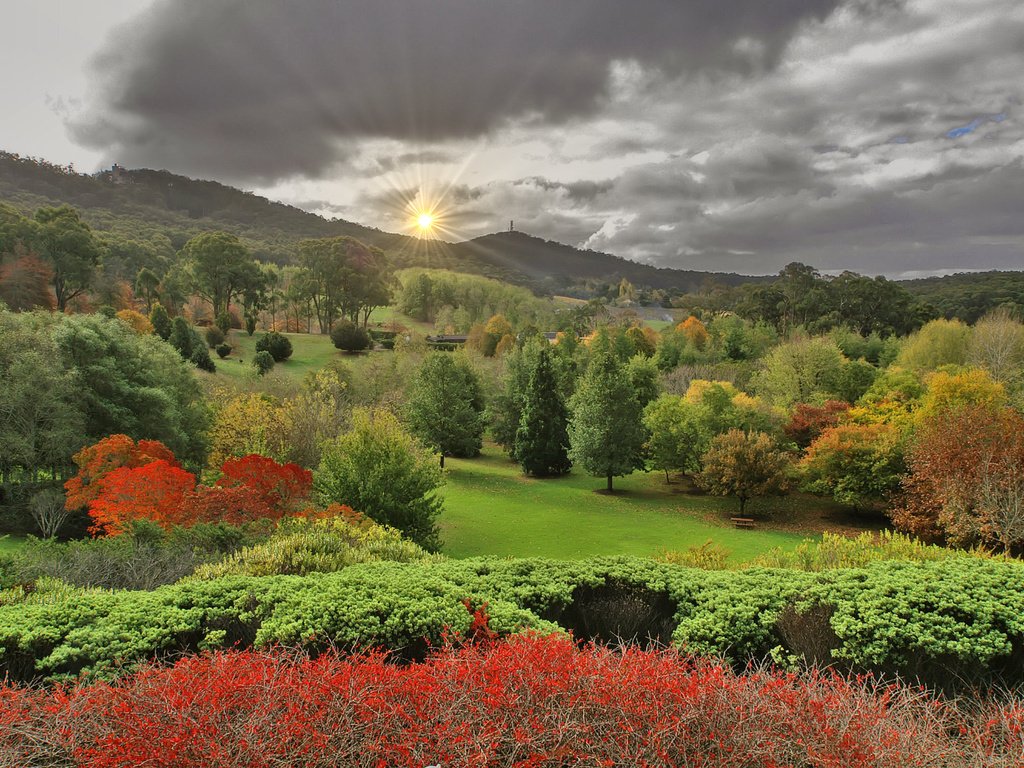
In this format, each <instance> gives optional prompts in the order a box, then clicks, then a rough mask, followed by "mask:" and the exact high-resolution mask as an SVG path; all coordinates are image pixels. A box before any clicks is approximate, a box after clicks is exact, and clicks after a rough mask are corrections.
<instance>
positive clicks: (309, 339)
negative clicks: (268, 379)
mask: <svg viewBox="0 0 1024 768" xmlns="http://www.w3.org/2000/svg"><path fill="white" fill-rule="evenodd" d="M263 335H264V332H263V331H257V332H256V333H254V334H253V335H252V336H250V335H249V334H247V333H246V332H245V331H238V330H233V331H231V333H230V335H229V336H228V343H229V344H230V345H231V347H232V350H231V354H230V355H229V356H228V357H226V358H224V359H223V360H221V359H220V358H219V357H217V356H216V355H212V357H213V360H214V362H215V363H217V373H216V375H217V376H225V377H227V378H229V379H231V380H234V381H239V380H242V379H254V378H255V377H256V372H255V370H254V369H253V367H252V360H253V358H254V357H255V356H256V342H257V341H259V340H260V338H262V337H263ZM284 335H285V336H287V337H288V340H289V341H291V343H292V356H291V357H290V358H289V359H287V360H285V361H284V362H282V363H277V364H276V365H275V366H274V372H275V373H276V374H277V375H284V376H287V377H288V378H294V379H295V380H296V381H301V380H302V379H303V377H305V375H306V374H307V373H308V372H310V371H318V370H320V369H321V368H323V367H324V366H325V365H327V364H328V363H329V362H331V361H332V360H345V362H351V361H352V360H353V359H357V357H358V356H353V355H344V354H342V353H341V352H339V351H338V350H337V349H335V348H334V345H333V344H332V343H331V339H330V337H328V336H321V335H320V334H309V333H286V334H284Z"/></svg>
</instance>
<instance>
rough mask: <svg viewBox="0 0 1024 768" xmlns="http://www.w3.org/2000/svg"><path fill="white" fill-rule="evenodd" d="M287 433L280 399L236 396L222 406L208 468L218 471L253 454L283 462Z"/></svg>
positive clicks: (211, 436) (214, 432)
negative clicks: (224, 465) (235, 460)
mask: <svg viewBox="0 0 1024 768" xmlns="http://www.w3.org/2000/svg"><path fill="white" fill-rule="evenodd" d="M288 431H289V430H288V426H287V422H286V421H285V417H284V411H283V409H282V407H281V404H280V403H279V402H278V401H277V400H275V399H274V398H272V397H270V396H269V395H265V394H259V393H255V392H249V393H247V394H242V395H237V396H236V397H234V398H232V399H230V400H228V401H227V402H226V403H224V404H223V405H222V406H221V408H220V409H219V410H218V412H217V416H216V418H215V419H214V422H213V427H212V428H211V429H210V457H209V463H208V465H207V466H209V468H210V469H211V470H218V469H220V467H221V466H222V465H223V464H224V463H225V462H227V461H228V460H230V459H238V458H242V457H243V456H248V455H250V454H259V455H261V456H269V457H272V458H274V459H277V460H278V461H284V459H285V454H286V453H287V451H288V449H289V446H288Z"/></svg>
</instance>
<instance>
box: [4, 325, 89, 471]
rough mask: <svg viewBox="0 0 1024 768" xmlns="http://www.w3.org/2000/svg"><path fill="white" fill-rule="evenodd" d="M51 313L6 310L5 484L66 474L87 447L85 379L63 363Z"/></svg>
mask: <svg viewBox="0 0 1024 768" xmlns="http://www.w3.org/2000/svg"><path fill="white" fill-rule="evenodd" d="M58 323H59V320H56V319H54V318H52V317H51V316H49V314H48V313H46V314H44V313H19V314H14V313H11V312H4V311H0V480H2V481H3V483H4V485H5V486H9V483H10V480H11V478H12V475H13V474H14V473H15V472H16V471H17V470H21V471H22V472H25V473H27V474H28V475H29V477H30V478H33V477H34V476H35V475H36V474H37V473H38V472H39V471H41V470H51V469H55V468H56V469H61V468H64V467H67V466H68V465H69V464H70V460H71V455H72V454H73V453H75V452H76V451H77V450H78V449H79V448H81V447H82V446H83V445H84V444H85V442H86V439H87V438H86V419H85V413H84V411H83V408H82V405H83V404H82V398H81V393H80V384H79V376H78V374H77V372H76V371H74V370H70V369H68V368H66V367H64V366H63V365H62V364H61V359H60V350H59V349H58V347H57V345H56V343H55V342H54V340H53V329H54V327H55V326H56V325H57V324H58Z"/></svg>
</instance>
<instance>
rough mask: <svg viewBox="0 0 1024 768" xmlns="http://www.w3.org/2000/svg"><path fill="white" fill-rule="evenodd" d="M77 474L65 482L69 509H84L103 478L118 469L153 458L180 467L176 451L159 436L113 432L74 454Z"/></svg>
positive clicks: (97, 492)
mask: <svg viewBox="0 0 1024 768" xmlns="http://www.w3.org/2000/svg"><path fill="white" fill-rule="evenodd" d="M72 458H73V460H74V462H75V464H76V465H78V474H76V475H75V476H74V477H72V478H71V479H70V480H68V481H67V482H66V483H64V490H65V492H66V493H67V501H66V506H67V508H68V509H71V510H74V509H84V508H86V507H88V506H89V505H90V504H91V503H92V501H93V500H94V499H95V498H96V497H97V496H98V495H99V492H100V481H101V480H102V479H103V478H104V477H105V476H106V475H108V474H109V473H110V472H113V471H114V470H115V469H121V468H122V467H126V468H129V469H134V468H137V467H141V466H144V465H146V464H149V463H150V462H153V461H164V462H166V463H167V464H170V465H172V466H174V467H180V466H181V465H180V464H178V460H177V459H175V458H174V453H172V452H171V449H170V448H168V447H167V446H166V445H164V444H163V443H161V442H160V441H159V440H139V441H138V442H137V443H136V442H135V441H134V440H132V439H131V438H130V437H128V435H111V436H110V437H105V438H103V439H102V440H100V441H99V442H97V443H93V444H92V445H89V446H86V447H85V448H83V449H82V450H80V451H79V452H78V453H76V454H75V455H74V456H73V457H72Z"/></svg>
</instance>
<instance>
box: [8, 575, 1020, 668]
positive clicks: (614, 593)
mask: <svg viewBox="0 0 1024 768" xmlns="http://www.w3.org/2000/svg"><path fill="white" fill-rule="evenodd" d="M466 599H468V600H469V601H471V603H472V604H473V605H481V604H483V603H484V602H487V603H488V605H489V611H490V614H491V616H492V627H493V628H494V629H495V630H496V631H498V632H499V633H501V634H503V635H505V634H509V633H513V632H517V631H521V630H523V629H525V628H530V629H536V630H540V631H554V630H557V629H559V628H564V629H571V630H573V632H574V633H575V635H576V636H577V637H578V638H583V639H597V640H607V641H615V640H616V639H617V638H627V639H628V638H633V637H636V638H638V639H640V640H645V639H647V638H653V639H655V640H661V641H665V640H668V639H671V640H673V641H674V642H675V643H677V644H678V645H680V646H681V647H684V648H686V649H687V650H689V651H692V652H695V653H701V654H709V655H722V656H724V657H725V658H728V659H730V660H732V661H734V662H737V663H743V662H745V661H747V660H748V659H752V658H753V659H761V658H765V657H772V658H774V659H775V660H777V661H781V662H785V663H796V662H798V661H799V660H800V659H808V660H813V661H817V662H824V663H837V664H839V665H841V666H843V667H845V668H849V669H870V670H875V671H878V672H883V673H900V674H903V675H906V676H911V677H919V678H920V679H922V680H925V681H928V682H931V683H935V684H937V685H946V684H951V683H954V682H957V681H960V682H964V683H976V682H985V681H988V680H990V679H1000V680H1002V681H1004V682H1011V683H1014V682H1019V681H1021V679H1022V675H1024V673H1022V671H1024V663H1022V659H1024V640H1022V638H1024V568H1022V567H1021V566H1019V565H1016V564H1011V563H1002V562H995V561H987V560H979V559H970V558H964V559H960V560H951V561H941V562H930V563H899V562H884V563H876V564H872V565H871V566H869V567H866V568H862V569H847V570H834V571H827V572H821V573H808V572H801V571H791V570H759V569H752V570H746V571H711V572H709V571H702V570H696V569H688V568H683V567H679V566H674V565H669V564H664V563H657V562H653V561H648V560H639V559H632V558H603V559H594V560H587V561H580V562H562V561H548V560H489V559H477V560H464V561H448V562H427V563H391V562H381V563H365V564H359V565H353V566H351V567H348V568H346V569H345V570H343V571H339V572H337V573H322V574H311V575H308V576H270V577H253V576H229V577H225V578H220V579H214V580H210V581H200V580H189V581H186V582H182V583H180V584H176V585H172V586H167V587H162V588H160V589H156V590H154V591H152V592H124V591H121V592H118V591H114V592H91V593H81V594H79V593H71V594H67V593H62V594H59V595H57V596H55V597H54V598H53V599H52V600H46V599H37V600H35V601H34V602H31V604H14V605H5V606H0V674H2V673H4V672H6V673H8V674H10V675H11V677H12V678H14V679H18V680H26V679H32V678H34V677H36V676H59V675H74V674H77V673H79V672H81V671H83V670H84V671H89V672H95V673H101V674H112V673H113V672H115V671H116V670H117V669H118V667H119V666H120V665H131V664H132V663H134V662H136V661H138V660H143V659H147V658H152V657H154V656H159V655H161V654H166V653H175V652H182V651H194V650H197V649H209V648H221V647H230V646H235V645H238V646H243V647H246V646H250V645H256V646H268V645H276V644H281V645H289V646H300V647H304V648H306V649H308V650H312V651H320V650H323V649H325V648H327V647H329V646H331V645H336V646H340V647H343V648H346V649H348V648H366V647H370V646H384V647H387V648H391V649H396V650H398V651H400V652H402V653H403V654H404V655H406V656H407V657H410V658H411V657H418V656H419V655H421V654H422V652H423V650H424V649H425V645H424V643H425V642H433V643H438V642H440V640H441V638H442V635H443V634H444V633H445V631H446V629H447V630H449V631H451V632H453V633H456V634H458V633H462V632H464V631H466V629H467V628H468V627H469V626H470V623H471V619H470V617H469V616H468V615H467V612H466V610H465V608H464V606H463V600H466Z"/></svg>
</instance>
